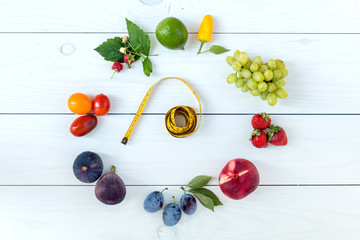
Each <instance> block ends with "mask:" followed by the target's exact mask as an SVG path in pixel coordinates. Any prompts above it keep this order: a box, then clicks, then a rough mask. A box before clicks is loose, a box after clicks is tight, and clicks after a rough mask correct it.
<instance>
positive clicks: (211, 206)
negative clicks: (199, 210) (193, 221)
mask: <svg viewBox="0 0 360 240" xmlns="http://www.w3.org/2000/svg"><path fill="white" fill-rule="evenodd" d="M193 194H194V196H195V197H196V198H197V199H198V200H199V202H200V203H201V204H202V205H203V206H204V207H206V208H208V209H210V210H211V211H213V212H214V206H215V204H214V201H213V200H212V199H211V198H209V197H207V196H205V195H203V194H201V193H197V192H194V193H193Z"/></svg>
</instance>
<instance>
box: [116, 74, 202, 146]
mask: <svg viewBox="0 0 360 240" xmlns="http://www.w3.org/2000/svg"><path fill="white" fill-rule="evenodd" d="M166 79H176V80H179V81H181V82H183V83H184V84H185V85H186V86H187V87H188V88H189V89H190V90H191V91H192V93H193V94H194V96H195V97H196V99H197V101H198V103H199V109H200V121H199V124H197V116H196V112H195V110H194V109H193V108H191V107H189V106H176V107H173V108H171V109H170V110H169V111H168V112H167V113H166V114H165V126H166V129H167V130H168V132H169V133H170V134H171V135H172V136H174V137H177V138H184V137H187V136H190V135H191V134H193V133H194V132H196V131H197V129H198V128H199V126H200V123H201V114H202V110H201V101H200V98H199V96H198V95H197V94H196V92H195V90H194V89H193V88H192V87H191V86H190V84H188V83H187V82H186V81H185V80H184V79H181V78H178V77H166V78H162V79H160V80H159V81H158V82H156V83H155V84H154V85H152V86H151V87H150V88H149V90H148V91H147V93H146V95H145V97H144V99H143V100H142V102H141V104H140V106H139V109H138V111H137V113H136V115H135V117H134V119H133V121H132V122H131V124H130V127H129V129H128V130H127V132H126V134H125V136H124V138H123V139H122V141H121V142H122V143H123V144H125V145H126V143H127V142H128V140H129V139H130V136H131V133H132V132H133V130H134V128H135V125H136V123H137V122H138V120H139V119H140V117H141V114H142V112H143V111H144V108H145V105H146V103H147V101H148V100H149V97H150V94H151V92H152V90H153V89H154V87H155V86H156V85H157V84H158V83H160V82H161V81H163V80H166ZM178 115H182V116H183V117H184V118H185V125H184V126H182V127H178V126H177V125H176V123H175V117H176V116H178Z"/></svg>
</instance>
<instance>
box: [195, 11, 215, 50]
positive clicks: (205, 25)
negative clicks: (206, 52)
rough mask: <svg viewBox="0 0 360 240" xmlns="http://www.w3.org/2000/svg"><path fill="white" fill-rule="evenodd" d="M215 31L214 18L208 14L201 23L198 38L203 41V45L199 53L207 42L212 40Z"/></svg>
mask: <svg viewBox="0 0 360 240" xmlns="http://www.w3.org/2000/svg"><path fill="white" fill-rule="evenodd" d="M212 32H213V19H212V17H211V16H210V15H206V16H205V17H204V19H203V20H202V23H201V25H200V29H199V33H198V35H197V39H198V40H200V41H201V45H200V48H199V51H198V53H197V54H199V53H200V52H201V49H202V47H203V45H204V43H206V42H210V40H211V36H212Z"/></svg>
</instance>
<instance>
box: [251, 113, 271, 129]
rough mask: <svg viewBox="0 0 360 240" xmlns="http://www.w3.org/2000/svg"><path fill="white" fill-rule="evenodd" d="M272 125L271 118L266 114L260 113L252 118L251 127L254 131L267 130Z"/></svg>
mask: <svg viewBox="0 0 360 240" xmlns="http://www.w3.org/2000/svg"><path fill="white" fill-rule="evenodd" d="M270 124H271V118H270V117H269V115H267V114H266V113H259V114H256V115H254V116H253V117H252V119H251V125H252V126H253V128H254V129H261V130H264V129H267V128H268V127H269V126H270Z"/></svg>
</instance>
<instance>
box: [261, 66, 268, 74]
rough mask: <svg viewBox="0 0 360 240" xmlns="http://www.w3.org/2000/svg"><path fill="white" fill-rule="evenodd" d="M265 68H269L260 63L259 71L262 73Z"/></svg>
mask: <svg viewBox="0 0 360 240" xmlns="http://www.w3.org/2000/svg"><path fill="white" fill-rule="evenodd" d="M266 70H269V67H268V66H267V65H264V64H263V65H261V66H260V68H259V72H261V73H262V74H264V72H265V71H266Z"/></svg>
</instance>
